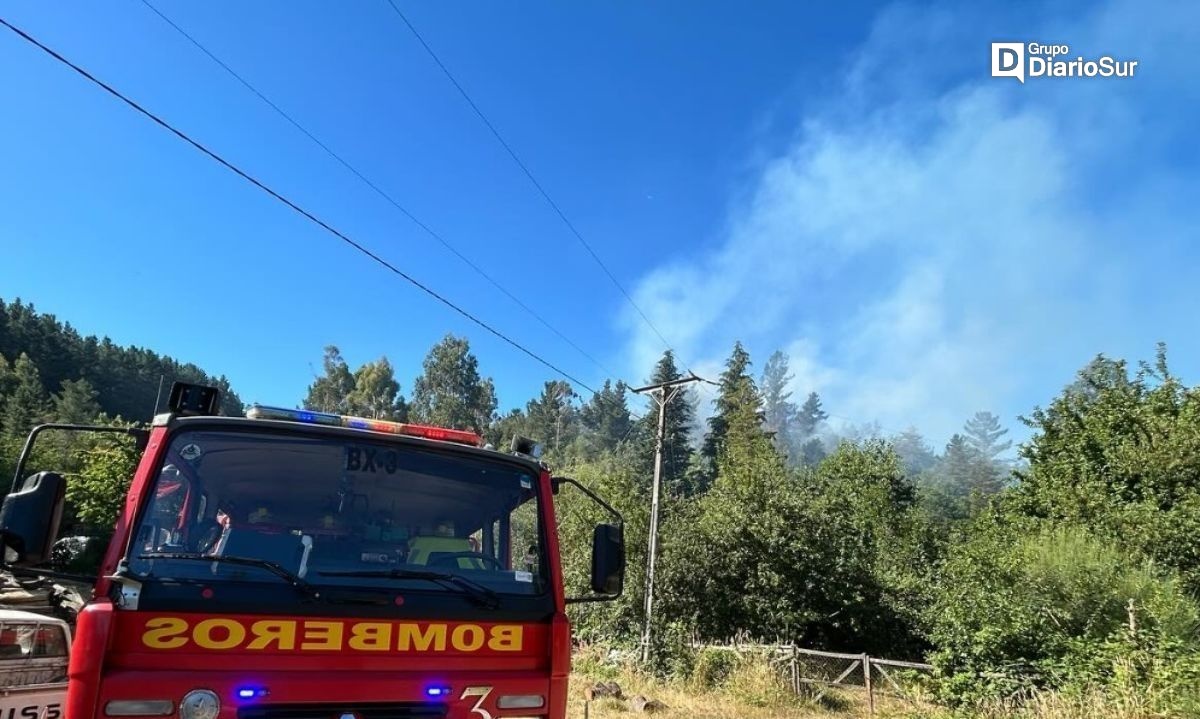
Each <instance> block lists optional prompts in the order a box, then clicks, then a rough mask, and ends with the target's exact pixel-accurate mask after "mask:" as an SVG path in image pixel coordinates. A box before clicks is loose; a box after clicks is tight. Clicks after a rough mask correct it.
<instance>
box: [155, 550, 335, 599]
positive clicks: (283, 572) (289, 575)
mask: <svg viewBox="0 0 1200 719" xmlns="http://www.w3.org/2000/svg"><path fill="white" fill-rule="evenodd" d="M138 559H182V560H184V561H193V562H226V563H228V564H241V565H243V566H246V567H259V568H260V569H265V570H267V571H268V572H270V573H271V574H274V575H275V576H277V577H279V578H280V579H283V580H284V581H285V582H287V583H288V584H290V585H292V587H294V588H295V589H296V591H298V592H300V593H301V594H303V595H305V596H307V597H309V598H310V599H315V600H319V599H320V598H321V593H320V592H318V591H317V588H316V587H314V586H313V585H311V584H309V583H308V582H306V581H304V580H303V579H301V578H300V576H299V575H297V574H296V573H294V572H291V571H289V570H287V569H286V568H284V567H283V565H281V564H278V563H276V562H272V561H271V560H269V559H258V558H257V557H235V556H229V555H209V554H192V553H190V552H150V553H149V554H142V555H139V556H138Z"/></svg>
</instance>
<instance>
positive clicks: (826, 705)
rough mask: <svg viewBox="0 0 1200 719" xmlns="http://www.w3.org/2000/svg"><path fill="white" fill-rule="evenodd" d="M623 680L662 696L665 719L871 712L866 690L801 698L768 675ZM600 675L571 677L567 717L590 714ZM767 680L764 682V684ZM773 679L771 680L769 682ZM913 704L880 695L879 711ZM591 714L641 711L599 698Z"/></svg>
mask: <svg viewBox="0 0 1200 719" xmlns="http://www.w3.org/2000/svg"><path fill="white" fill-rule="evenodd" d="M604 679H605V680H610V679H611V680H614V681H616V682H617V683H618V684H620V685H621V689H622V692H623V694H624V695H625V697H626V698H632V697H635V696H637V695H639V694H640V695H642V696H644V697H646V698H648V699H656V700H658V701H660V702H662V703H664V704H666V705H667V707H668V709H667V710H666V711H663V712H656V713H654V714H653V716H656V717H662V718H663V719H683V718H684V717H687V718H688V719H785V718H786V719H818V718H820V719H854V718H856V717H866V716H868V713H867V705H866V701H865V698H864V697H863V696H862V693H861V692H854V691H851V692H846V693H840V692H831V693H830V694H828V695H827V696H826V697H825V698H824V699H823V700H822V701H821V702H820V703H815V702H813V701H811V700H809V699H805V698H802V697H797V696H796V695H794V694H793V693H792V692H791V691H790V690H789V689H787V688H786V687H779V686H778V685H775V684H774V682H773V680H772V678H770V677H767V676H765V675H764V676H761V677H754V676H748V677H744V676H738V677H735V678H734V681H732V682H731V683H730V686H728V687H726V688H721V689H705V688H698V687H694V686H691V685H690V684H689V683H685V682H663V681H659V680H656V679H653V678H651V677H647V676H645V675H641V674H637V673H632V672H621V673H620V675H619V676H617V677H615V678H613V677H605V678H604ZM596 681H597V680H596V679H595V678H594V677H588V676H586V675H582V674H575V675H573V676H572V677H571V698H570V703H569V705H568V709H567V716H569V717H572V718H573V719H579V718H580V717H583V716H585V715H584V701H583V690H584V689H585V688H587V687H589V686H591V685H592V684H594V683H595V682H596ZM759 682H762V684H759ZM767 682H770V685H768V684H767ZM912 709H913V706H912V705H911V704H902V703H898V702H895V701H891V700H885V699H878V702H877V706H876V713H875V716H876V717H878V718H879V719H888V718H889V717H892V718H897V719H898V718H899V717H905V716H911V710H912ZM587 716H588V717H589V719H611V718H613V717H622V719H632V717H634V716H637V714H635V713H634V712H633V711H632V710H631V709H630V707H629V704H628V702H627V701H619V700H616V699H598V700H596V701H594V702H592V703H591V705H590V706H589V707H588V714H587Z"/></svg>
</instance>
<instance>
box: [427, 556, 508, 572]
mask: <svg viewBox="0 0 1200 719" xmlns="http://www.w3.org/2000/svg"><path fill="white" fill-rule="evenodd" d="M460 559H478V560H479V561H481V562H483V563H484V564H485V565H490V566H489V567H488V568H489V569H493V570H495V571H497V572H499V571H503V569H504V567H503V566H501V564H500V560H499V559H496V558H495V557H493V556H490V555H487V554H483V553H482V552H444V553H443V552H438V558H437V559H435V560H433V561H431V562H429V566H431V567H446V566H449V567H454V568H455V569H462V567H459V566H458V560H460Z"/></svg>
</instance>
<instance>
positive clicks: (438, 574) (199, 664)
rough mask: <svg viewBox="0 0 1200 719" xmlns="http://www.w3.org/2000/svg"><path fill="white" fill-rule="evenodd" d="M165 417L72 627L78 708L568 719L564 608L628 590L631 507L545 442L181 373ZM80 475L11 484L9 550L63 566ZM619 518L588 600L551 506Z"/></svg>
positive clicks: (2, 536)
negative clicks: (227, 387) (373, 413)
mask: <svg viewBox="0 0 1200 719" xmlns="http://www.w3.org/2000/svg"><path fill="white" fill-rule="evenodd" d="M169 407H170V412H169V413H168V414H164V415H160V416H158V417H156V418H155V420H154V422H153V424H152V427H151V428H150V429H149V430H131V429H123V428H111V427H93V428H85V427H79V426H68V425H43V426H41V427H38V428H35V430H34V431H33V432H32V433H31V434H30V437H29V440H28V441H27V443H26V445H25V450H24V452H23V453H22V455H21V458H20V460H19V462H18V470H17V476H18V478H19V477H21V476H22V474H23V471H22V470H23V467H24V464H25V463H26V461H27V459H28V457H29V453H30V449H31V447H32V446H33V445H34V442H35V440H36V437H37V436H38V434H39V432H41V431H44V430H46V429H69V430H74V431H116V432H125V433H127V434H131V435H133V436H135V437H136V438H137V440H138V442H139V444H140V448H141V451H142V454H141V461H140V463H139V465H138V467H137V471H136V474H135V476H134V477H133V481H132V484H131V486H130V489H129V493H128V495H127V497H126V501H125V506H124V510H123V511H122V512H121V515H120V517H119V518H118V519H117V522H116V527H115V534H114V536H113V538H112V541H111V543H110V544H109V546H108V550H107V553H106V554H105V556H104V559H103V563H102V566H101V568H100V572H99V577H98V578H97V580H96V583H95V589H94V596H93V598H92V600H91V602H90V603H89V604H88V605H87V606H86V607H85V608H84V609H83V610H82V611H81V612H80V614H79V616H78V618H77V625H76V631H75V643H74V646H73V648H72V650H71V659H70V667H69V687H68V691H67V699H66V706H65V712H64V713H65V719H100V718H101V717H178V719H405V718H408V717H447V718H450V719H453V718H461V719H492V718H497V719H498V718H500V717H563V716H565V713H566V704H567V694H566V693H567V675H568V671H569V665H570V651H571V640H570V627H569V625H568V622H567V617H566V614H565V613H564V607H565V605H566V604H567V603H569V602H572V601H602V600H606V599H611V598H614V597H615V596H617V595H619V594H620V592H621V589H622V583H623V575H624V564H625V552H624V540H623V536H622V522H621V518H620V516H619V515H618V514H617V513H616V512H615V511H614V510H612V508H611V507H609V506H608V505H607V504H605V503H604V502H603V500H601V499H600V498H598V497H596V496H595V495H594V494H592V493H591V492H590V491H588V490H587V489H586V488H584V487H582V486H580V485H579V484H578V483H576V482H575V481H574V480H571V479H567V478H556V477H551V475H550V473H549V472H548V470H547V468H546V467H545V466H544V465H543V464H542V463H540V462H539V461H538V460H537V459H535V457H534V456H533V455H534V454H535V452H533V451H532V443H530V442H528V441H526V440H517V441H514V446H513V449H512V451H511V452H501V451H497V450H494V449H491V448H488V447H484V446H481V445H482V444H483V443H482V441H481V439H480V437H479V436H477V435H475V434H474V433H471V432H464V431H461V430H455V429H444V428H438V427H425V426H418V425H413V424H402V423H397V422H386V421H379V420H372V419H365V418H360V417H347V416H341V415H335V414H327V413H322V412H311V411H306V410H294V409H283V408H276V407H263V406H258V405H254V406H252V407H251V408H250V410H249V411H247V412H246V416H245V417H223V416H218V415H217V411H216V409H217V407H218V404H217V393H216V391H215V390H214V389H212V388H208V387H200V386H196V385H182V384H177V385H176V386H175V387H174V388H173V390H172V392H171V399H170V402H169ZM65 484H66V480H64V478H63V477H62V476H61V475H59V474H56V473H53V472H39V473H36V474H33V475H31V476H29V477H28V478H26V479H24V480H23V481H16V482H14V491H13V492H12V493H11V494H10V495H9V496H8V497H7V498H6V499H5V500H4V504H3V507H2V508H0V541H2V542H3V552H4V560H5V563H6V564H7V565H8V566H10V567H12V568H14V569H17V570H19V571H20V570H21V568H24V571H29V568H36V567H39V566H44V565H45V563H46V562H47V561H48V560H49V559H50V553H51V552H50V550H51V548H52V547H53V544H54V540H55V537H56V536H57V532H58V524H59V523H60V517H61V516H62V509H63V502H64V491H65ZM568 484H570V485H574V486H575V487H577V488H578V489H580V490H582V491H583V492H584V493H585V494H586V495H587V496H588V497H590V498H591V499H592V500H594V501H596V502H597V503H598V504H599V505H600V507H602V508H603V509H604V510H605V511H606V512H608V513H610V514H611V515H612V517H613V519H612V521H611V522H605V523H601V524H598V525H597V526H596V528H595V531H594V533H593V536H592V547H591V551H592V572H591V574H592V576H591V587H590V590H591V592H590V593H587V594H585V595H584V596H580V597H567V596H566V594H565V592H564V587H563V574H562V569H561V566H560V561H559V543H558V535H557V531H556V524H555V514H554V502H553V498H554V497H555V495H556V494H558V492H559V490H560V489H561V488H562V487H563V486H564V485H568Z"/></svg>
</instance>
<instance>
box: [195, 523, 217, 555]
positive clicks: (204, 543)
mask: <svg viewBox="0 0 1200 719" xmlns="http://www.w3.org/2000/svg"><path fill="white" fill-rule="evenodd" d="M222 530H223V527H221V525H220V524H218V523H217V522H214V521H212V520H208V521H206V522H205V523H204V524H202V525H201V526H199V527H197V528H196V543H195V544H196V546H195V551H197V552H199V553H201V554H204V553H205V552H207V551H209V550H210V549H212V548H213V547H214V546H216V544H217V540H219V539H220V538H221V532H222Z"/></svg>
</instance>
